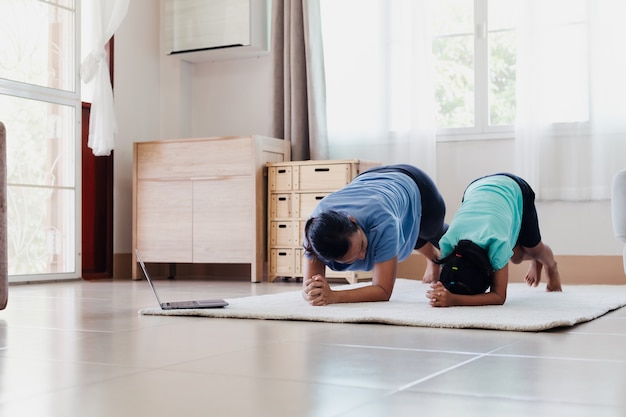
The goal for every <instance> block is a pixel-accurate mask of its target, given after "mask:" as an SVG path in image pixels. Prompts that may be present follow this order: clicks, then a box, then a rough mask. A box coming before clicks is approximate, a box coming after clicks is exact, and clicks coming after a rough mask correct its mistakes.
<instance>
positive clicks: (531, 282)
mask: <svg viewBox="0 0 626 417" xmlns="http://www.w3.org/2000/svg"><path fill="white" fill-rule="evenodd" d="M542 268H543V265H542V264H541V263H540V262H538V261H535V260H531V261H530V266H529V267H528V272H527V273H526V284H528V286H529V287H536V286H538V285H539V282H540V281H541V269H542Z"/></svg>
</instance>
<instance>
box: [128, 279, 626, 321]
mask: <svg viewBox="0 0 626 417" xmlns="http://www.w3.org/2000/svg"><path fill="white" fill-rule="evenodd" d="M270 285H271V284H270ZM360 285H369V283H360V284H354V285H345V286H334V289H341V288H353V287H355V286H360ZM428 288H429V286H428V285H425V284H423V283H422V282H421V281H416V280H408V279H398V280H396V285H395V288H394V291H393V295H392V297H391V300H390V301H389V302H379V303H354V304H333V305H329V306H324V307H312V306H310V305H308V304H307V303H306V302H305V301H304V300H303V299H302V295H301V293H300V290H296V291H289V292H285V293H279V294H271V295H260V296H252V297H243V298H232V299H227V301H228V302H229V304H230V305H229V306H228V307H225V308H223V309H197V310H169V311H166V310H161V309H160V308H158V307H155V308H145V309H142V310H140V311H139V313H140V314H144V315H162V316H202V317H213V318H238V319H263V320H304V321H322V322H330V323H382V324H391V325H399V326H421V327H442V328H456V329H462V328H477V329H492V330H513V331H540V330H547V329H551V328H555V327H563V326H573V325H575V324H577V323H582V322H586V321H589V320H593V319H595V318H597V317H600V316H602V315H603V314H606V313H607V312H609V311H611V310H615V309H617V308H620V307H622V306H624V305H626V286H624V285H571V286H564V287H563V292H546V291H545V284H544V285H540V286H539V287H538V288H529V287H528V286H527V285H526V284H522V283H513V284H509V287H508V291H507V292H508V294H507V300H506V303H505V304H504V305H502V306H482V307H449V308H433V307H431V306H430V305H429V303H428V300H427V299H426V296H425V293H426V291H427V289H428Z"/></svg>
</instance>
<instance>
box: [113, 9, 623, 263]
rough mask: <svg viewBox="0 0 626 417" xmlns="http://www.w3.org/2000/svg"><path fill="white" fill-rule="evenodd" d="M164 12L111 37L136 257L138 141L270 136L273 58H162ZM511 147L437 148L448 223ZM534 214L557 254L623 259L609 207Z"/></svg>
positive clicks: (120, 241) (554, 208) (122, 236)
mask: <svg viewBox="0 0 626 417" xmlns="http://www.w3.org/2000/svg"><path fill="white" fill-rule="evenodd" d="M159 15H160V6H159V2H156V1H154V0H132V1H131V2H130V8H129V11H128V15H127V17H126V19H125V20H124V23H123V24H122V26H121V28H120V29H119V31H118V32H117V33H116V35H115V103H116V114H117V117H118V135H117V138H116V148H115V153H114V154H115V157H114V159H115V191H114V205H115V208H114V253H116V254H122V253H130V252H131V226H132V224H131V221H132V219H131V198H132V184H131V179H132V142H134V141H145V140H155V139H166V138H176V137H202V136H205V137H206V136H221V135H236V134H250V133H258V134H264V135H269V134H270V129H271V120H272V118H271V100H272V81H271V80H272V76H271V75H272V61H271V56H264V57H259V58H246V59H240V60H231V61H223V62H208V63H201V64H190V63H186V62H182V61H180V60H179V59H178V58H176V57H171V56H165V55H164V54H163V53H161V47H160V37H161V32H160V16H159ZM513 149H514V146H513V142H512V141H510V140H509V141H507V140H501V141H498V140H490V141H472V142H443V143H439V144H438V147H437V164H438V168H437V183H438V185H439V187H440V190H441V192H442V194H443V196H444V198H445V200H446V203H447V206H448V217H449V218H451V216H452V215H453V214H454V212H455V211H456V209H457V208H458V204H459V202H460V198H461V195H462V193H463V190H464V189H465V186H466V185H467V184H468V183H469V182H470V181H471V180H472V179H474V178H477V177H478V176H481V175H485V174H490V173H493V172H497V171H510V170H513V161H514V158H513ZM364 151H365V150H363V149H360V150H359V149H353V150H349V149H340V148H334V149H333V150H332V152H333V154H332V157H334V158H346V157H349V158H363V159H371V158H367V157H366V156H362V154H361V152H364ZM385 162H387V161H385ZM389 162H393V161H389ZM397 162H403V161H397ZM537 209H538V212H539V218H540V223H541V227H542V234H543V238H544V241H545V242H546V243H548V244H549V245H550V246H552V248H553V250H554V251H555V253H556V254H558V255H621V253H622V245H621V243H620V242H619V241H618V240H617V239H616V238H615V237H614V236H613V232H612V228H611V219H610V216H611V213H610V204H609V202H608V201H603V202H588V203H587V202H586V203H566V202H556V203H541V202H540V203H538V204H537Z"/></svg>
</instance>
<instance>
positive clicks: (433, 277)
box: [422, 260, 441, 284]
mask: <svg viewBox="0 0 626 417" xmlns="http://www.w3.org/2000/svg"><path fill="white" fill-rule="evenodd" d="M440 273H441V265H439V264H436V263H434V262H433V261H430V260H429V261H427V262H426V270H425V271H424V276H423V277H422V282H423V283H424V284H433V283H435V282H437V281H439V274H440Z"/></svg>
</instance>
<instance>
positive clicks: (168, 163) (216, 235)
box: [132, 135, 290, 282]
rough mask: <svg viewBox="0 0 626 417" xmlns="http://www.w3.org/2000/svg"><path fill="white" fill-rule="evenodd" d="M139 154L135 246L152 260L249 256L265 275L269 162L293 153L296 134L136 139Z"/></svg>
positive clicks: (257, 275)
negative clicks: (285, 137)
mask: <svg viewBox="0 0 626 417" xmlns="http://www.w3.org/2000/svg"><path fill="white" fill-rule="evenodd" d="M133 157H134V161H133V248H135V247H136V248H138V249H139V250H140V252H141V255H142V258H143V259H144V261H145V262H147V263H148V262H159V263H171V264H176V263H244V264H245V263H249V264H251V281H252V282H260V281H262V280H263V273H264V271H265V259H266V257H267V256H266V250H265V247H266V246H265V245H266V240H267V237H266V212H267V209H266V201H267V184H266V172H265V171H266V164H267V163H268V162H281V161H288V160H289V159H290V144H289V141H285V140H282V139H275V138H269V137H263V136H255V135H253V136H242V137H218V138H206V139H176V140H162V141H153V142H136V143H134V153H133ZM132 274H133V279H136V278H137V276H138V268H137V260H136V258H135V255H134V250H133V268H132Z"/></svg>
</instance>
